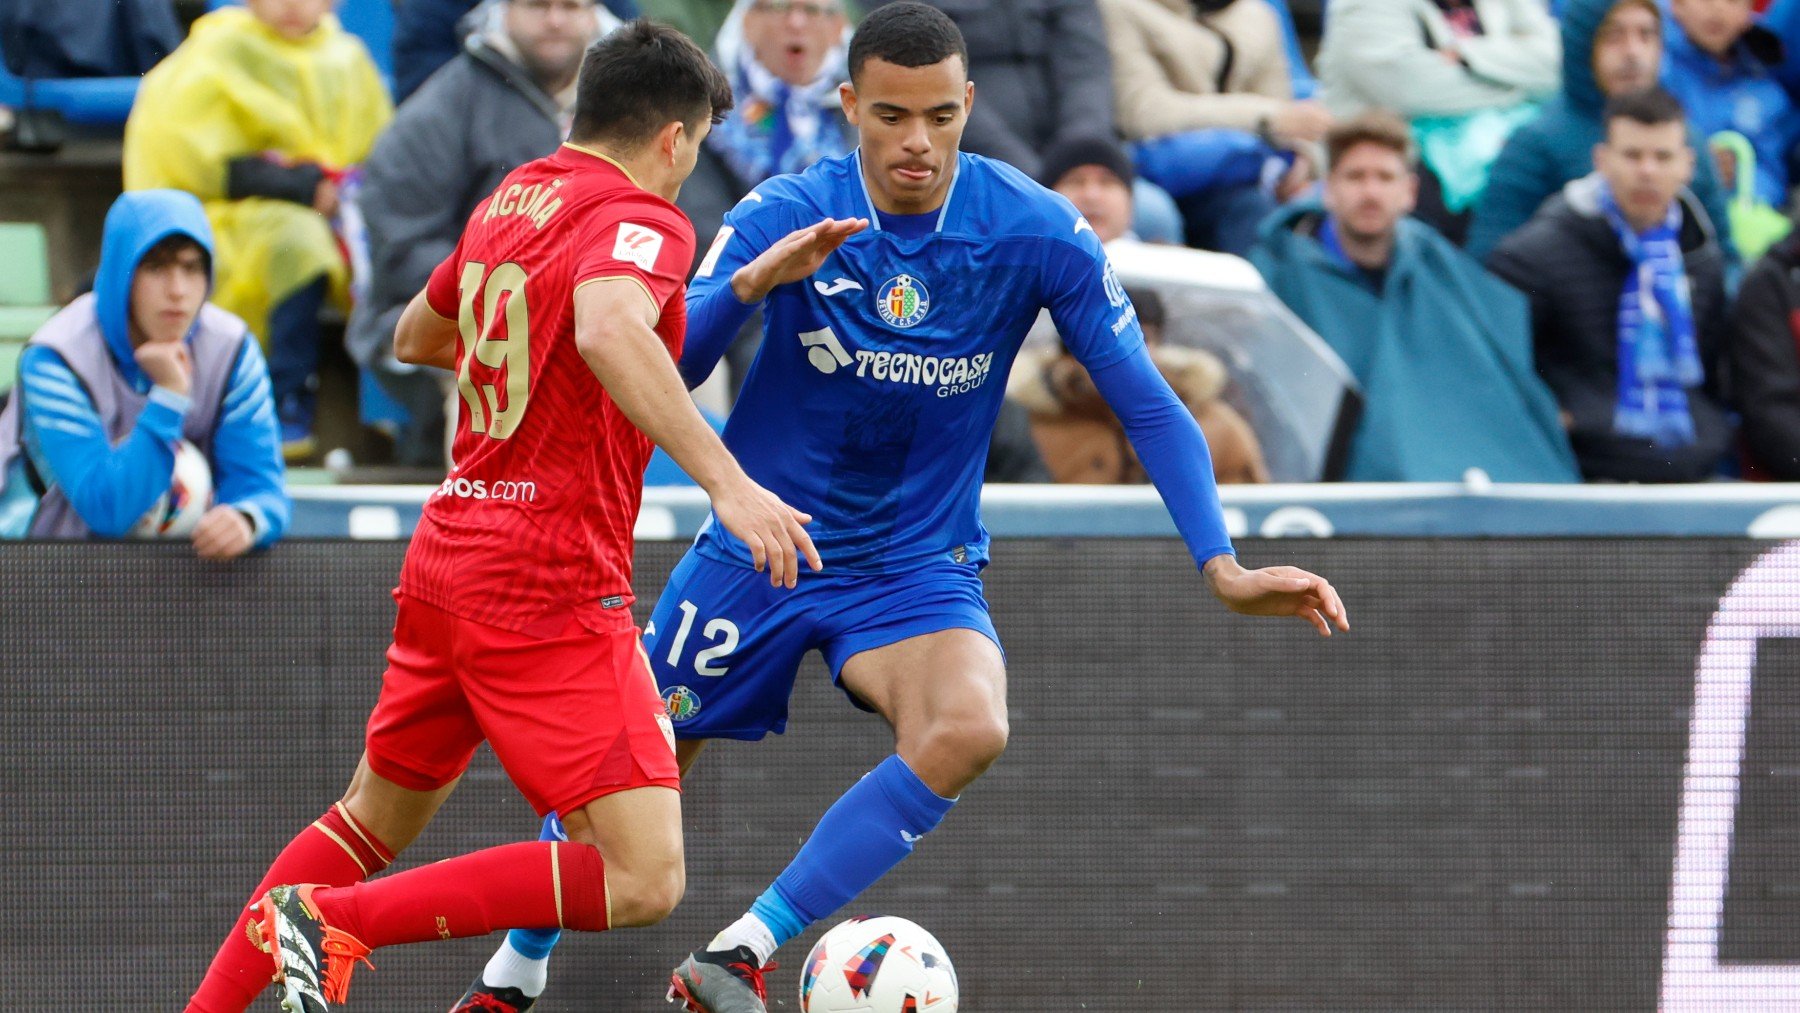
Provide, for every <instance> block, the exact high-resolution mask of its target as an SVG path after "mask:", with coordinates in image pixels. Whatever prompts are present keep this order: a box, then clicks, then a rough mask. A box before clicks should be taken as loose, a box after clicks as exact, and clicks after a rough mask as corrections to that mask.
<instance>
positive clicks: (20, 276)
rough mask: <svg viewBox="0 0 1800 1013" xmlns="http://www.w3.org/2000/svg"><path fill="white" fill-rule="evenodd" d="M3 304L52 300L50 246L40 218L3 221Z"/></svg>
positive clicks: (0, 286)
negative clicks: (38, 219)
mask: <svg viewBox="0 0 1800 1013" xmlns="http://www.w3.org/2000/svg"><path fill="white" fill-rule="evenodd" d="M0 264H5V265H6V268H5V269H4V270H0V306H48V305H49V304H50V246H49V243H48V242H47V241H46V240H45V238H44V227H43V226H42V225H39V224H37V223H36V222H0Z"/></svg>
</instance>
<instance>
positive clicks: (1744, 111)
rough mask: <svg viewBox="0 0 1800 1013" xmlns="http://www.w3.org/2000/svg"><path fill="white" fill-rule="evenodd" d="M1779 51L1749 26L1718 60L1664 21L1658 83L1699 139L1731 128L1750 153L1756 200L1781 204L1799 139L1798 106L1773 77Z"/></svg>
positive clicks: (1762, 32)
mask: <svg viewBox="0 0 1800 1013" xmlns="http://www.w3.org/2000/svg"><path fill="white" fill-rule="evenodd" d="M1780 51H1781V44H1780V42H1779V41H1778V40H1777V39H1776V38H1775V36H1774V34H1773V33H1772V32H1770V31H1769V30H1768V29H1766V28H1763V27H1761V26H1757V25H1753V26H1751V28H1750V31H1749V33H1747V34H1746V35H1745V37H1744V38H1742V39H1740V40H1739V41H1738V43H1737V45H1735V46H1734V47H1732V50H1731V53H1730V56H1731V59H1730V61H1729V62H1727V63H1720V62H1719V61H1718V60H1716V59H1714V58H1713V56H1712V54H1711V53H1708V52H1706V51H1705V50H1703V49H1701V48H1700V47H1699V46H1696V45H1695V44H1694V42H1693V40H1691V39H1689V38H1688V35H1687V32H1685V31H1683V30H1682V28H1681V26H1680V25H1678V24H1676V23H1675V21H1674V19H1670V21H1669V23H1668V27H1667V30H1665V31H1664V33H1663V68H1662V83H1663V87H1665V88H1667V89H1668V90H1669V91H1670V92H1671V93H1672V94H1673V95H1674V96H1675V97H1676V98H1678V99H1680V100H1681V104H1682V106H1684V107H1685V108H1686V109H1687V111H1688V120H1689V121H1690V122H1692V123H1693V125H1694V130H1695V131H1696V132H1698V133H1699V134H1700V136H1701V137H1711V136H1712V135H1714V134H1716V133H1718V132H1720V131H1722V130H1735V131H1737V132H1738V133H1740V134H1743V135H1744V137H1745V138H1747V139H1748V140H1749V141H1750V145H1751V147H1752V148H1753V149H1754V150H1755V152H1756V177H1755V192H1756V198H1757V200H1759V201H1761V202H1762V203H1764V204H1767V205H1769V206H1770V207H1775V208H1785V207H1787V192H1788V159H1789V157H1790V156H1791V154H1792V152H1793V150H1794V145H1795V143H1796V142H1800V109H1796V108H1795V107H1794V102H1793V100H1792V99H1791V98H1789V97H1788V93H1787V89H1786V88H1783V87H1782V86H1781V83H1780V82H1779V81H1777V80H1776V79H1775V76H1774V74H1773V72H1772V71H1771V60H1772V59H1773V57H1774V55H1775V54H1778V53H1779V52H1780Z"/></svg>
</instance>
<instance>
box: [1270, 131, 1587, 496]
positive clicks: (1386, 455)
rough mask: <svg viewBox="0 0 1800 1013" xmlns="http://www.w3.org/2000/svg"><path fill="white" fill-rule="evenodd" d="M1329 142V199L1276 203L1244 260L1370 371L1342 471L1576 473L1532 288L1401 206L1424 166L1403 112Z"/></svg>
mask: <svg viewBox="0 0 1800 1013" xmlns="http://www.w3.org/2000/svg"><path fill="white" fill-rule="evenodd" d="M1326 150H1327V152H1328V154H1329V160H1330V162H1329V164H1330V168H1329V170H1328V172H1327V174H1326V177H1325V185H1324V189H1323V194H1322V201H1321V202H1318V203H1311V202H1307V203H1296V204H1293V205H1290V206H1289V207H1286V208H1283V209H1282V210H1281V211H1278V212H1276V214H1275V216H1274V217H1273V218H1271V219H1270V220H1269V222H1268V224H1267V226H1266V227H1265V230H1264V234H1263V238H1262V242H1261V244H1260V245H1259V246H1258V247H1257V248H1256V250H1255V252H1254V253H1252V254H1251V261H1252V262H1253V263H1254V264H1256V267H1257V269H1258V270H1259V271H1261V272H1262V275H1263V278H1264V279H1265V280H1266V281H1267V282H1268V283H1269V287H1270V289H1271V290H1273V291H1274V293H1275V294H1276V296H1277V297H1279V298H1280V299H1281V301H1282V302H1284V303H1286V304H1287V305H1288V307H1289V308H1290V309H1292V310H1293V311H1294V312H1295V314H1297V315H1298V316H1299V317H1300V319H1302V320H1304V321H1306V323H1307V324H1308V325H1309V326H1311V327H1312V328H1313V329H1314V330H1316V331H1318V332H1319V335H1320V336H1321V337H1323V338H1324V339H1325V340H1326V342H1327V343H1329V344H1330V345H1331V347H1332V348H1333V349H1334V350H1335V351H1336V352H1337V353H1338V354H1339V355H1340V356H1342V357H1343V359H1344V362H1345V363H1346V364H1347V365H1349V367H1350V369H1351V371H1352V372H1354V373H1355V374H1356V378H1357V380H1358V381H1359V382H1361V384H1362V386H1363V396H1364V398H1365V399H1366V407H1365V408H1364V410H1363V414H1362V417H1361V419H1360V420H1359V422H1358V424H1357V427H1356V431H1355V434H1354V436H1353V437H1352V440H1351V444H1350V459H1349V462H1348V464H1347V466H1346V468H1345V473H1344V478H1345V479H1346V480H1348V481H1352V482H1446V481H1460V480H1461V479H1462V478H1463V475H1464V473H1465V472H1466V471H1467V470H1468V469H1470V468H1480V469H1482V470H1483V471H1485V472H1487V474H1488V475H1489V476H1490V477H1492V478H1494V479H1495V480H1497V481H1502V482H1574V481H1578V480H1579V478H1580V476H1579V474H1578V473H1577V471H1576V469H1575V458H1574V455H1573V454H1572V453H1571V451H1570V449H1569V441H1568V437H1567V436H1566V435H1565V434H1564V432H1563V428H1562V424H1561V422H1560V420H1559V419H1558V418H1557V408H1556V400H1555V398H1554V397H1552V396H1551V394H1550V391H1549V390H1548V389H1547V388H1546V387H1545V386H1544V383H1543V381H1542V380H1541V379H1539V377H1538V375H1537V371H1536V369H1535V367H1534V365H1533V362H1532V352H1531V323H1530V315H1529V312H1528V309H1527V304H1526V301H1525V299H1524V298H1523V297H1521V296H1520V295H1519V294H1518V293H1517V292H1515V291H1513V290H1512V289H1510V288H1508V287H1507V286H1506V285H1504V284H1502V283H1501V282H1499V281H1498V280H1496V279H1495V278H1493V277H1492V276H1491V275H1489V274H1488V273H1487V272H1486V271H1485V270H1483V269H1482V267H1481V265H1480V264H1479V263H1478V262H1477V261H1475V260H1474V259H1473V258H1471V257H1470V256H1468V255H1467V254H1465V253H1463V252H1462V251H1461V250H1459V249H1457V248H1456V247H1455V246H1454V245H1453V244H1451V243H1450V241H1449V240H1447V239H1445V238H1444V237H1443V236H1441V235H1439V234H1438V233H1437V232H1436V231H1434V230H1433V229H1432V228H1431V226H1429V225H1426V224H1425V223H1424V222H1421V221H1418V220H1416V219H1412V218H1408V217H1407V216H1408V215H1409V214H1410V213H1411V211H1412V210H1413V206H1414V202H1415V200H1416V199H1417V195H1418V190H1419V177H1418V175H1417V172H1416V169H1415V155H1414V148H1413V144H1412V139H1411V137H1410V136H1409V134H1408V132H1407V128H1406V124H1404V123H1402V122H1401V121H1400V120H1398V119H1396V118H1394V117H1393V116H1391V115H1388V114H1385V113H1365V114H1363V115H1362V116H1360V117H1357V118H1355V119H1352V120H1349V121H1347V122H1344V123H1340V124H1338V125H1337V126H1335V127H1333V128H1332V130H1331V132H1330V133H1329V134H1328V135H1327V136H1326Z"/></svg>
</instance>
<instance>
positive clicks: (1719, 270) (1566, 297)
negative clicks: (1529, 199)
mask: <svg viewBox="0 0 1800 1013" xmlns="http://www.w3.org/2000/svg"><path fill="white" fill-rule="evenodd" d="M1599 184H1600V180H1599V177H1598V176H1589V177H1585V178H1583V179H1579V180H1576V181H1575V182H1573V183H1570V184H1569V185H1568V186H1566V187H1564V188H1563V192H1562V193H1561V194H1559V195H1557V196H1556V197H1554V198H1552V199H1551V200H1550V201H1549V202H1548V203H1546V204H1545V205H1544V207H1543V208H1542V210H1540V211H1539V212H1538V213H1537V215H1536V216H1534V217H1533V218H1532V219H1531V221H1530V222H1528V223H1527V224H1526V225H1525V227H1524V228H1522V229H1520V230H1518V231H1517V232H1515V233H1513V234H1512V235H1510V236H1508V237H1506V239H1504V240H1502V241H1501V243H1500V245H1499V246H1498V247H1497V248H1495V250H1494V252H1493V253H1492V254H1490V255H1489V256H1488V268H1489V269H1490V270H1492V271H1493V272H1494V273H1495V274H1497V275H1499V276H1500V277H1501V278H1502V279H1503V280H1505V281H1507V282H1509V283H1511V284H1512V285H1513V287H1515V288H1517V289H1519V290H1520V291H1521V292H1524V293H1525V296H1526V298H1528V299H1529V300H1530V301H1531V327H1532V335H1533V340H1534V344H1535V346H1536V352H1537V366H1538V372H1539V373H1541V374H1543V377H1544V380H1545V382H1547V383H1549V385H1550V390H1551V391H1552V392H1553V393H1555V395H1556V400H1557V401H1558V402H1559V403H1560V404H1561V405H1562V410H1563V411H1564V412H1565V413H1567V415H1568V416H1569V441H1570V443H1571V444H1573V446H1574V448H1575V458H1576V460H1577V461H1578V462H1579V463H1580V464H1581V471H1582V474H1583V475H1585V476H1586V477H1587V478H1589V479H1596V478H1598V479H1612V480H1616V481H1621V482H1699V481H1704V480H1705V479H1707V478H1709V477H1711V476H1712V475H1713V473H1714V472H1715V470H1716V469H1717V466H1718V464H1719V461H1720V459H1721V458H1722V457H1723V456H1724V455H1725V452H1726V450H1727V449H1728V448H1729V447H1730V445H1731V442H1732V427H1731V422H1730V420H1729V419H1727V417H1726V414H1725V409H1724V407H1723V405H1724V404H1725V397H1724V392H1725V384H1724V382H1723V380H1724V377H1723V376H1722V372H1723V368H1724V365H1725V363H1724V355H1725V347H1726V344H1727V336H1728V334H1729V330H1730V322H1729V320H1728V318H1727V306H1726V301H1725V254H1724V251H1723V250H1722V249H1721V248H1720V246H1719V242H1718V237H1717V235H1716V234H1715V233H1714V231H1713V227H1712V222H1711V220H1710V219H1708V218H1707V216H1706V212H1705V211H1704V210H1703V209H1702V208H1701V207H1700V204H1699V202H1698V201H1697V200H1695V199H1694V197H1693V195H1692V194H1690V193H1687V192H1685V191H1684V192H1683V193H1682V196H1681V204H1682V210H1683V212H1684V214H1683V220H1682V227H1681V248H1682V251H1683V255H1684V259H1685V261H1686V264H1687V275H1688V284H1689V286H1690V288H1691V290H1692V292H1693V312H1694V329H1695V341H1696V343H1697V344H1698V345H1699V351H1700V362H1701V365H1702V366H1703V367H1704V369H1705V372H1706V380H1705V383H1704V385H1703V386H1702V387H1700V388H1696V389H1694V390H1690V391H1688V410H1689V411H1690V412H1691V413H1692V415H1693V418H1694V432H1695V434H1696V435H1697V436H1698V439H1697V440H1696V441H1695V442H1694V443H1693V444H1692V445H1690V446H1686V447H1661V446H1657V445H1655V444H1653V443H1651V442H1650V441H1649V440H1645V439H1641V438H1639V437H1635V436H1623V435H1620V434H1618V433H1616V432H1614V431H1613V408H1614V405H1615V404H1616V403H1617V401H1618V343H1619V336H1618V334H1619V332H1618V315H1619V295H1620V293H1621V292H1622V291H1623V289H1624V285H1625V277H1626V275H1627V274H1628V273H1629V271H1630V262H1629V261H1628V260H1627V259H1626V257H1625V253H1624V251H1623V250H1621V249H1620V248H1619V239H1618V236H1616V235H1614V233H1613V230H1612V226H1611V225H1609V224H1607V222H1606V219H1605V218H1603V217H1602V216H1601V214H1600V208H1599V199H1598V194H1599Z"/></svg>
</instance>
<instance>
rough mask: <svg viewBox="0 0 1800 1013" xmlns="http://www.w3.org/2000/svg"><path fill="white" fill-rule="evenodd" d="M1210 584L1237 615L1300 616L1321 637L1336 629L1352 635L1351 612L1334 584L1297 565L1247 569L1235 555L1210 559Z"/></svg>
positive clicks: (1207, 568)
mask: <svg viewBox="0 0 1800 1013" xmlns="http://www.w3.org/2000/svg"><path fill="white" fill-rule="evenodd" d="M1205 573H1206V583H1207V586H1208V587H1210V588H1212V592H1213V594H1215V595H1217V596H1218V599H1219V600H1220V601H1222V602H1224V603H1225V607H1226V608H1229V609H1230V610H1231V611H1233V612H1237V613H1240V614H1242V615H1247V616H1299V617H1300V618H1302V619H1304V620H1306V621H1307V622H1309V623H1311V624H1312V625H1313V628H1314V629H1316V630H1318V631H1319V635H1320V636H1326V637H1329V636H1331V629H1332V627H1333V626H1335V627H1337V628H1338V629H1340V630H1343V631H1344V632H1345V633H1348V632H1350V613H1349V612H1347V611H1345V609H1344V600H1343V599H1342V598H1339V597H1338V593H1337V589H1336V588H1334V587H1332V586H1331V582H1330V581H1328V580H1326V579H1325V578H1324V577H1321V576H1319V575H1318V574H1316V573H1308V572H1306V571H1305V570H1302V569H1300V568H1299V567H1296V566H1266V567H1263V568H1262V569H1260V570H1246V569H1244V568H1243V567H1242V566H1240V565H1239V564H1238V561H1237V559H1236V558H1234V557H1232V556H1215V557H1213V558H1212V559H1209V560H1207V563H1206V568H1205Z"/></svg>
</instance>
